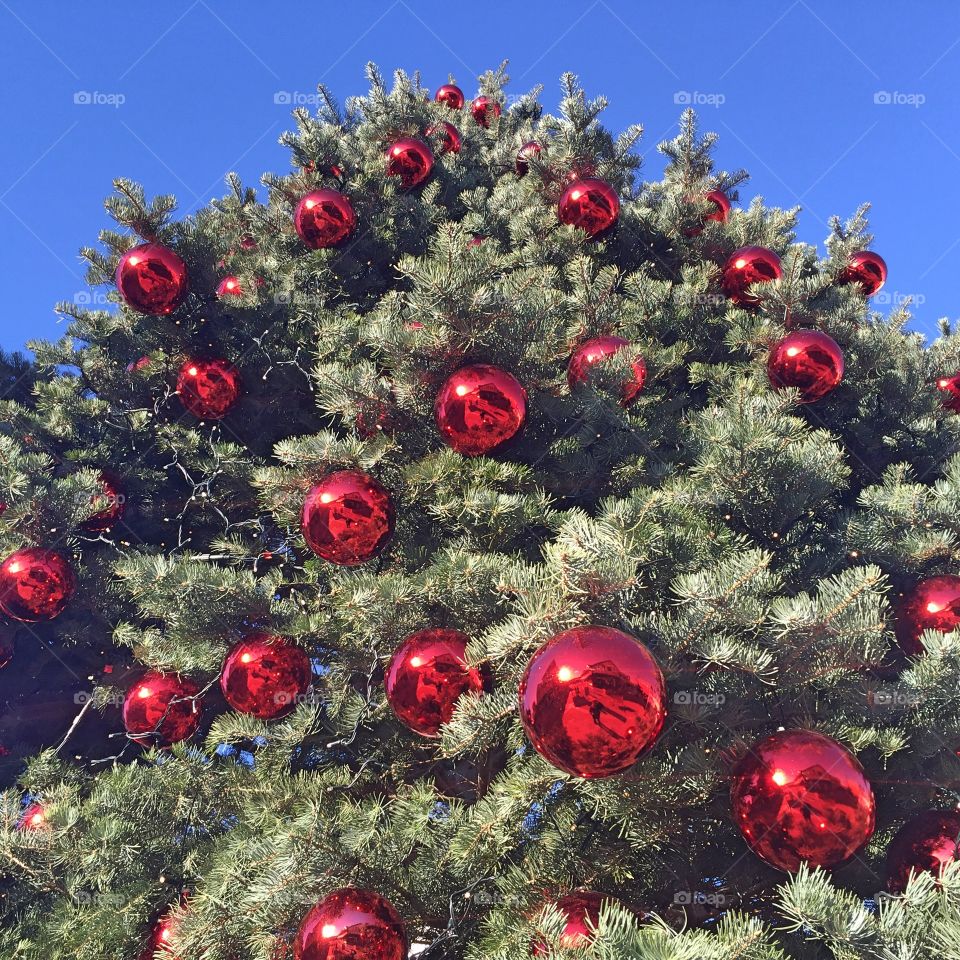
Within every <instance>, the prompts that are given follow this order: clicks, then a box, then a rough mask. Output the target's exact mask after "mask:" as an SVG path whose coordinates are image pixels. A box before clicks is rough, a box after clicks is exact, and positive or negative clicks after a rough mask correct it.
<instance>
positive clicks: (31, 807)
mask: <svg viewBox="0 0 960 960" xmlns="http://www.w3.org/2000/svg"><path fill="white" fill-rule="evenodd" d="M46 825H47V812H46V810H44V809H43V804H40V803H31V804H28V805H27V807H26V808H25V809H24V811H23V813H21V814H20V819H19V820H18V821H17V829H18V830H42V829H43V828H44V827H45V826H46Z"/></svg>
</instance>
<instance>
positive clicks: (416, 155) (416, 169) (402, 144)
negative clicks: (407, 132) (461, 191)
mask: <svg viewBox="0 0 960 960" xmlns="http://www.w3.org/2000/svg"><path fill="white" fill-rule="evenodd" d="M432 170H433V151H432V150H431V149H430V148H429V147H428V146H427V145H426V144H425V143H424V142H423V141H422V140H418V139H417V138H416V137H401V139H399V140H397V141H396V143H393V144H391V145H390V148H389V149H388V150H387V173H389V174H390V176H391V177H399V179H400V182H401V183H402V184H403V185H404V186H405V187H419V186H420V184H421V183H423V182H424V180H426V179H427V177H429V176H430V172H431V171H432Z"/></svg>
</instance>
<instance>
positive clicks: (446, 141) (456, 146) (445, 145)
mask: <svg viewBox="0 0 960 960" xmlns="http://www.w3.org/2000/svg"><path fill="white" fill-rule="evenodd" d="M435 134H439V136H440V153H441V154H444V153H459V152H460V146H461V141H460V131H459V130H458V129H457V128H456V127H455V126H454V125H453V124H452V123H448V122H447V121H446V120H444V121H443V122H442V123H440V124H439V125H432V126H429V127H427V136H428V137H432V136H434V135H435Z"/></svg>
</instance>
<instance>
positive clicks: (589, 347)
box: [567, 336, 647, 406]
mask: <svg viewBox="0 0 960 960" xmlns="http://www.w3.org/2000/svg"><path fill="white" fill-rule="evenodd" d="M629 346H630V341H629V340H624V339H623V337H614V336H606V337H595V338H594V339H593V340H588V341H587V342H586V343H582V344H580V346H579V347H577V349H576V350H574V351H573V355H572V356H571V357H570V363H569V365H568V366H567V383H569V385H570V389H571V390H573V389H574V388H575V387H576V385H577V384H578V383H585V382H586V381H587V380H589V378H590V373H591V371H592V369H593V368H594V367H595V366H596V365H597V364H599V363H602V362H603V361H604V360H606V359H607V358H608V357H612V356H613V355H614V354H615V353H617V352H618V351H620V350H622V349H623V348H624V347H629ZM630 367H631V370H632V371H633V375H632V376H631V377H629V378H628V379H627V380H625V381H624V382H623V384H622V385H621V388H620V402H621V403H622V404H623V406H627V405H629V404H631V403H632V402H633V401H634V400H636V398H637V395H638V394H639V393H640V391H641V390H642V389H643V383H644V381H645V380H646V379H647V365H646V364H645V363H644V362H643V357H641V356H640V355H639V354H637V355H636V356H635V357H634V359H633V360H632V361H631V363H630Z"/></svg>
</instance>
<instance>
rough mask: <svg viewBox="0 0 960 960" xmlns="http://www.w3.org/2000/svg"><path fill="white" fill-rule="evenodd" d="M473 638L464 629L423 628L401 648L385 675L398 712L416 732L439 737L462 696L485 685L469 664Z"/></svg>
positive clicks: (387, 687)
mask: <svg viewBox="0 0 960 960" xmlns="http://www.w3.org/2000/svg"><path fill="white" fill-rule="evenodd" d="M467 641H468V637H467V636H466V634H463V633H460V632H459V631H458V630H420V631H419V632H418V633H413V634H411V635H410V636H409V637H407V638H406V640H404V641H403V643H401V644H400V646H399V647H398V648H397V650H396V652H395V653H394V654H393V657H392V658H391V660H390V664H389V666H388V667H387V672H386V675H385V677H384V684H385V686H386V690H387V700H388V701H389V702H390V706H391V707H393V712H394V713H395V714H396V715H397V717H398V718H399V719H400V720H401V721H403V723H405V724H406V725H407V726H408V727H409V728H410V729H411V730H413V732H414V733H419V734H422V735H423V736H425V737H435V736H437V735H438V734H439V733H440V727H441V726H442V725H443V724H445V723H447V722H448V721H449V720H450V717H452V716H453V709H454V707H455V706H456V703H457V700H459V699H460V695H461V694H463V693H466V692H467V691H468V690H472V691H475V692H477V693H479V692H480V691H481V690H482V689H483V682H482V680H481V678H480V674H479V672H478V671H477V670H474V669H471V668H470V667H468V666H467V663H466V649H467Z"/></svg>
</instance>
